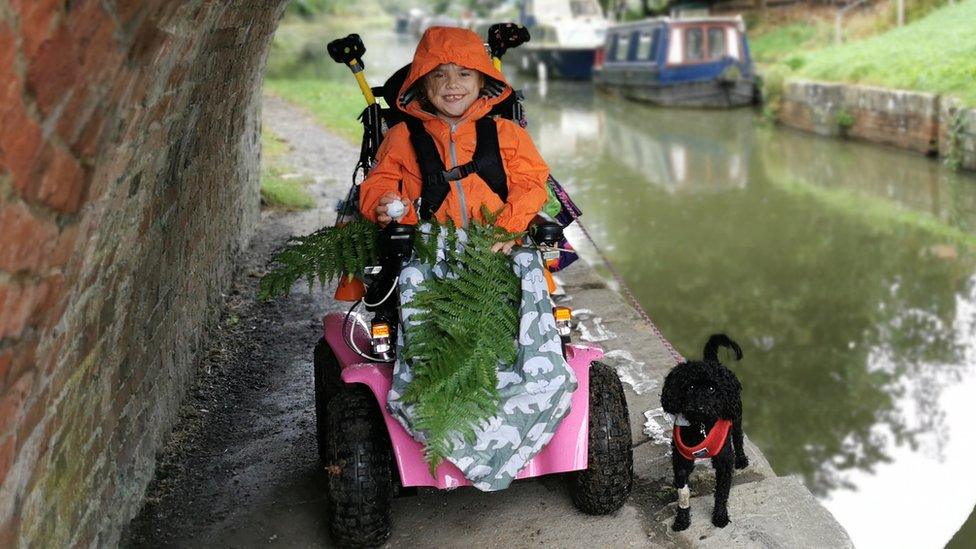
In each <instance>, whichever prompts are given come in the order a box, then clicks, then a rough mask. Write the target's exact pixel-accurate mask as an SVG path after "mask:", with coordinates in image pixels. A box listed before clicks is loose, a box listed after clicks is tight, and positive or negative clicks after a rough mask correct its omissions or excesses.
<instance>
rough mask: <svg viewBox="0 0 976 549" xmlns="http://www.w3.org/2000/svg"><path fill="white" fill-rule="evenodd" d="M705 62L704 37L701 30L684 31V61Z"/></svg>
mask: <svg viewBox="0 0 976 549" xmlns="http://www.w3.org/2000/svg"><path fill="white" fill-rule="evenodd" d="M704 60H705V36H704V33H703V32H702V29H685V61H704Z"/></svg>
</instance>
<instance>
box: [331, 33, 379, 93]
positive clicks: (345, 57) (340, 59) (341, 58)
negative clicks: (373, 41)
mask: <svg viewBox="0 0 976 549" xmlns="http://www.w3.org/2000/svg"><path fill="white" fill-rule="evenodd" d="M325 49H326V50H328V51H329V57H331V58H332V60H333V61H335V62H336V63H340V64H342V65H345V66H347V67H349V70H351V71H352V73H353V74H354V75H355V76H356V82H357V83H358V84H359V91H360V92H362V94H363V98H364V99H365V100H366V104H367V105H372V104H373V103H375V102H376V97H375V96H374V95H373V89H372V88H370V87H369V84H367V83H366V76H365V75H363V69H364V68H365V67H366V64H365V63H363V54H364V53H366V46H365V45H364V44H363V39H362V38H360V37H359V35H358V34H350V35H349V36H346V37H345V38H337V39H335V40H333V41H331V42H329V44H328V45H327V46H326V47H325Z"/></svg>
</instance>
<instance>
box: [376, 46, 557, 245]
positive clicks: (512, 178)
mask: <svg viewBox="0 0 976 549" xmlns="http://www.w3.org/2000/svg"><path fill="white" fill-rule="evenodd" d="M511 93H513V92H512V89H511V87H510V86H509V85H508V83H507V82H505V77H504V76H502V73H501V72H499V71H498V70H497V69H496V68H495V67H494V65H492V62H491V59H490V58H489V57H488V54H487V53H486V51H485V47H484V44H483V42H482V41H481V39H480V38H479V37H478V36H477V35H476V34H475V33H473V32H471V31H469V30H465V29H457V28H446V27H433V28H430V29H428V30H427V32H425V33H424V36H423V38H421V40H420V44H419V45H418V46H417V52H416V54H415V55H414V58H413V64H412V66H411V69H410V73H409V74H408V75H407V78H406V80H405V81H404V83H403V87H401V88H400V93H399V94H398V97H399V101H398V103H399V105H397V106H398V107H399V108H400V109H402V110H403V111H404V112H405V113H407V114H408V115H410V116H412V117H414V118H416V119H419V120H420V121H421V122H422V123H423V128H424V130H426V131H427V133H428V134H430V136H431V137H432V138H433V141H434V144H435V146H436V148H437V152H438V154H439V155H440V157H441V159H442V160H443V162H444V166H446V167H447V168H448V169H450V168H452V167H454V166H458V165H462V164H465V163H467V162H470V161H471V159H472V158H473V156H474V151H475V144H476V141H477V140H476V139H475V121H477V120H478V119H479V118H482V117H484V116H485V115H486V114H487V113H488V111H490V110H491V108H492V107H493V106H494V105H495V104H497V103H499V102H501V101H502V100H504V99H505V98H506V97H508V95H509V94H511ZM495 125H496V127H497V129H498V145H499V150H500V152H501V156H502V163H503V164H504V171H505V174H506V176H507V179H508V196H507V199H506V200H505V202H504V203H503V202H502V200H501V198H500V197H499V196H498V195H497V194H495V193H494V192H492V190H491V188H490V187H489V186H488V184H487V183H486V182H485V181H484V180H483V179H482V178H481V177H480V176H479V175H478V174H471V175H469V176H467V177H464V178H462V179H460V180H457V181H452V182H451V188H450V191H449V192H448V194H447V197H446V198H445V199H444V202H443V203H442V204H441V205H440V207H439V208H438V209H437V211H436V212H435V213H434V216H435V218H436V220H437V221H438V222H441V223H443V222H446V221H447V220H448V219H452V220H453V221H454V223H455V224H456V225H457V226H458V227H464V226H466V225H467V224H468V222H469V220H471V219H478V220H482V217H481V206H482V205H485V206H487V208H488V210H489V211H491V212H495V211H497V210H498V209H499V208H503V209H502V211H501V214H500V215H499V216H498V219H497V220H496V222H495V224H496V225H497V226H499V227H502V228H504V229H506V230H508V231H509V232H521V231H524V230H525V228H526V226H527V225H528V223H529V221H531V220H532V218H533V217H534V216H535V215H536V214H537V213H538V212H539V209H540V208H541V207H542V205H543V204H544V203H545V201H546V197H547V192H546V179H547V177H548V175H549V168H548V166H546V163H545V162H544V161H543V160H542V157H541V156H539V153H538V151H536V148H535V145H533V143H532V139H531V138H530V137H529V134H528V133H527V132H526V131H525V130H524V129H523V128H522V127H521V126H519V125H518V124H517V123H515V122H513V121H511V120H507V119H503V118H500V117H499V118H497V119H496V120H495ZM376 158H377V164H376V166H374V167H373V169H372V170H371V171H370V172H369V176H368V177H367V178H366V180H365V181H364V182H363V184H362V187H361V188H360V197H359V204H360V209H361V210H362V213H363V215H364V216H365V217H366V218H367V219H369V220H371V221H374V222H376V223H379V224H380V225H385V224H386V223H389V222H390V220H391V218H390V216H388V215H387V206H388V205H389V203H390V202H393V201H394V200H402V201H403V203H404V205H405V206H406V207H407V211H406V213H405V214H404V215H403V217H402V218H400V222H401V223H405V224H414V223H417V221H418V216H417V212H416V211H415V210H414V203H415V202H416V200H417V199H418V198H419V197H420V195H421V189H422V185H421V179H422V178H421V172H420V167H419V165H418V162H417V158H416V155H415V154H414V149H413V146H412V145H411V142H410V130H409V129H408V128H407V125H406V124H397V125H396V126H394V127H393V128H391V129H390V131H388V132H387V134H386V136H385V137H384V138H383V144H382V145H381V146H380V149H379V151H378V153H377V155H376ZM513 244H514V242H506V243H499V244H497V245H496V249H503V250H504V251H506V252H507V251H509V250H510V249H511V248H512V245H513Z"/></svg>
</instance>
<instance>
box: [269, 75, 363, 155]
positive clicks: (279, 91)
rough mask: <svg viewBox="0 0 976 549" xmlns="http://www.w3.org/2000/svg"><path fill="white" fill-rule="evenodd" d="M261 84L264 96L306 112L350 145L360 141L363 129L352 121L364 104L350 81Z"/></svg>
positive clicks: (354, 85)
mask: <svg viewBox="0 0 976 549" xmlns="http://www.w3.org/2000/svg"><path fill="white" fill-rule="evenodd" d="M347 72H348V71H347ZM264 84H265V90H266V91H267V92H269V93H272V94H274V95H277V96H278V97H281V98H282V99H285V100H287V101H289V102H291V103H294V104H296V105H301V106H302V107H304V108H306V109H308V111H309V112H310V113H311V114H312V116H313V117H314V118H315V121H316V122H318V123H319V124H322V125H323V126H325V127H326V128H329V129H330V130H332V131H334V132H336V133H337V134H339V135H341V136H342V137H344V138H346V139H348V140H349V141H350V142H351V143H358V142H359V140H360V138H361V137H362V135H363V127H362V125H361V124H360V123H359V121H358V120H357V119H356V117H357V116H358V114H359V113H360V112H361V111H362V110H363V109H364V108H365V107H366V103H365V101H363V96H362V95H361V94H360V92H359V88H358V87H356V83H355V81H353V80H352V77H347V78H346V79H345V80H343V81H332V80H320V79H315V78H307V79H299V80H285V79H280V80H267V81H265V83H264Z"/></svg>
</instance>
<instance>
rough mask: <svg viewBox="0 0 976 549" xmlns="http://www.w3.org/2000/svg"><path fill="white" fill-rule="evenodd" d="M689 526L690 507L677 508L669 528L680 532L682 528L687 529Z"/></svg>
mask: <svg viewBox="0 0 976 549" xmlns="http://www.w3.org/2000/svg"><path fill="white" fill-rule="evenodd" d="M689 526H691V509H682V508H680V507H679V508H678V514H677V515H675V517H674V523H673V524H671V529H672V530H674V531H675V532H680V531H682V530H686V529H688V527H689Z"/></svg>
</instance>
